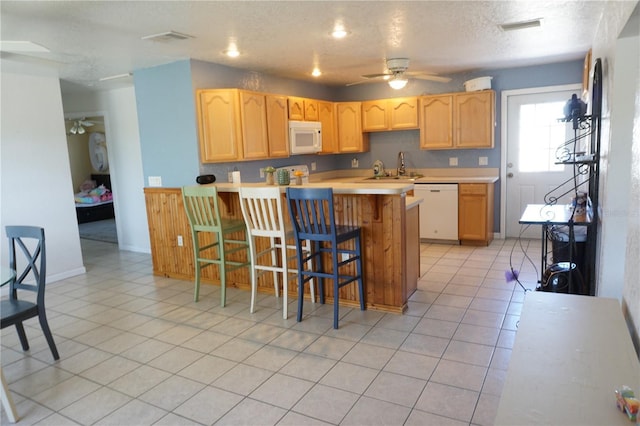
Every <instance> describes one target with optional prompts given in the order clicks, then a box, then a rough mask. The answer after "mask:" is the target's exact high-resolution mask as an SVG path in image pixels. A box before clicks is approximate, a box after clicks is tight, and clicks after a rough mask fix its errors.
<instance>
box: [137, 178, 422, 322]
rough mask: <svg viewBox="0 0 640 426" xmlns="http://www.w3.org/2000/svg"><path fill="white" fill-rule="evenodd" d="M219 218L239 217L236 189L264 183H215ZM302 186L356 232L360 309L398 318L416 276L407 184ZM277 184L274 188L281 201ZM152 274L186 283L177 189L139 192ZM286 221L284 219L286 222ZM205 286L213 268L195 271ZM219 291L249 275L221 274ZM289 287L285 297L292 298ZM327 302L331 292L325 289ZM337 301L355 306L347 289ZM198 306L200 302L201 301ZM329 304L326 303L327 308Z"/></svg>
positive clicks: (189, 260) (189, 276)
mask: <svg viewBox="0 0 640 426" xmlns="http://www.w3.org/2000/svg"><path fill="white" fill-rule="evenodd" d="M215 185H216V187H217V189H218V194H219V197H220V199H221V201H222V203H221V210H222V211H221V215H222V216H223V217H228V218H235V219H242V212H241V209H240V204H239V198H238V192H239V189H240V187H241V186H263V185H265V184H264V183H241V184H240V183H217V184H215ZM305 186H309V187H331V188H332V189H333V192H334V203H335V209H336V220H337V221H338V222H339V223H340V224H344V225H357V226H360V227H361V228H362V245H363V247H362V251H363V257H364V259H363V268H364V285H365V298H366V300H365V302H366V306H367V309H372V310H382V311H387V312H396V313H401V312H403V311H404V310H405V309H406V307H407V300H408V298H409V296H411V294H412V293H413V292H414V291H415V290H416V288H417V281H418V277H419V275H420V241H419V232H418V227H419V219H418V217H419V216H418V205H419V203H420V202H421V201H422V200H421V199H417V198H415V197H412V196H410V195H408V193H410V192H411V191H412V189H413V184H412V183H411V182H403V183H393V184H378V183H365V184H363V183H352V182H322V183H308V184H305ZM285 188H286V187H285V186H281V187H280V189H281V192H282V194H283V196H284V192H285ZM144 192H145V200H146V206H147V217H148V222H149V235H150V240H151V253H152V261H153V273H154V274H155V275H161V276H167V277H172V278H178V279H185V280H193V277H194V258H193V247H192V242H191V233H190V231H189V223H188V221H187V217H186V214H185V213H184V206H183V203H182V195H181V189H180V188H145V191H144ZM286 220H287V221H288V217H287V218H286ZM203 281H204V282H205V283H216V284H218V283H219V276H218V271H217V267H215V266H214V267H212V268H206V269H204V270H203ZM227 286H229V287H236V288H239V289H244V290H247V300H248V298H249V291H248V290H249V289H250V287H251V286H250V277H249V271H248V270H247V269H246V268H241V269H238V270H235V271H233V272H231V273H229V274H228V275H227ZM258 291H260V292H264V293H273V291H274V290H273V282H272V281H271V274H265V275H264V277H263V278H261V280H260V281H259V284H258ZM296 291H297V286H296V285H291V283H290V288H289V293H290V294H291V295H292V297H296ZM325 292H326V295H327V297H328V300H329V301H331V300H332V299H333V294H332V286H331V285H325ZM339 298H340V303H341V304H342V305H345V306H358V303H359V301H358V296H357V291H356V289H355V288H352V286H346V287H344V288H343V289H341V290H340V294H339ZM201 300H202V299H201ZM327 303H329V302H327Z"/></svg>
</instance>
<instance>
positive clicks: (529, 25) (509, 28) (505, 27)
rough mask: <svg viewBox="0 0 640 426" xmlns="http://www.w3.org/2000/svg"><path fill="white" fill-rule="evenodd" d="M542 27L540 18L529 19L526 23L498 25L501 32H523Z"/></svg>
mask: <svg viewBox="0 0 640 426" xmlns="http://www.w3.org/2000/svg"><path fill="white" fill-rule="evenodd" d="M541 25H542V18H536V19H530V20H528V21H519V22H512V23H509V24H500V25H499V27H500V28H502V30H503V31H515V30H523V29H525V28H535V27H539V26H541Z"/></svg>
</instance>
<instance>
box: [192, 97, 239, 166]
mask: <svg viewBox="0 0 640 426" xmlns="http://www.w3.org/2000/svg"><path fill="white" fill-rule="evenodd" d="M197 97H198V102H197V106H198V132H199V136H200V156H201V161H202V162H203V163H214V162H224V161H236V160H240V159H242V142H241V140H242V133H241V130H240V112H239V106H238V91H237V90H234V89H226V90H199V91H198V92H197Z"/></svg>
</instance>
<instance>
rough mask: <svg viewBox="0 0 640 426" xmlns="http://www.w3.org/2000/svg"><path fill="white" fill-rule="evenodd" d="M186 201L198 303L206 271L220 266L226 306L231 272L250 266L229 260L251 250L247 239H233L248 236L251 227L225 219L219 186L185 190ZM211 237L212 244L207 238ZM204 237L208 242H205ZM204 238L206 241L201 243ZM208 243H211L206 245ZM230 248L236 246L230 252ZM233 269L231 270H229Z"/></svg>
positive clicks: (221, 298) (243, 262) (248, 261)
mask: <svg viewBox="0 0 640 426" xmlns="http://www.w3.org/2000/svg"><path fill="white" fill-rule="evenodd" d="M182 199H183V201H184V208H185V210H186V212H187V218H188V219H189V225H190V226H191V239H192V240H193V254H194V261H195V270H196V282H195V292H194V296H193V300H194V301H196V302H197V301H198V295H199V293H200V276H201V271H202V269H203V268H206V267H207V266H210V265H218V266H219V269H220V306H222V307H224V305H225V303H226V297H227V292H226V290H227V289H226V286H227V272H231V271H233V270H236V269H238V268H242V267H245V266H249V265H250V264H251V263H250V260H249V259H250V257H249V254H248V253H247V261H242V260H229V255H231V254H233V253H236V252H239V251H244V250H247V251H248V249H249V243H248V241H247V239H244V240H241V239H237V238H236V237H234V236H233V234H236V233H243V234H244V236H245V238H246V236H247V227H246V226H245V224H244V221H243V220H239V219H223V218H221V217H220V210H219V208H218V191H217V189H216V187H215V186H185V187H183V188H182ZM207 233H209V234H210V235H211V237H212V242H208V241H209V240H207V239H205V238H207V237H205V236H204V235H203V234H207ZM202 237H204V238H202ZM201 238H202V241H201ZM205 241H207V242H205ZM227 246H232V247H230V248H228V247H227ZM227 265H229V266H230V267H228V266H227Z"/></svg>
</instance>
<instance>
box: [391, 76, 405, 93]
mask: <svg viewBox="0 0 640 426" xmlns="http://www.w3.org/2000/svg"><path fill="white" fill-rule="evenodd" d="M407 81H408V80H407V78H406V77H405V76H404V75H402V74H397V75H395V76H394V77H393V78H392V79H391V80H389V86H390V87H391V88H392V89H395V90H400V89H402V88H404V86H406V85H407Z"/></svg>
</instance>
